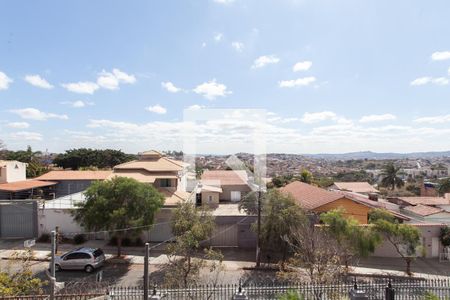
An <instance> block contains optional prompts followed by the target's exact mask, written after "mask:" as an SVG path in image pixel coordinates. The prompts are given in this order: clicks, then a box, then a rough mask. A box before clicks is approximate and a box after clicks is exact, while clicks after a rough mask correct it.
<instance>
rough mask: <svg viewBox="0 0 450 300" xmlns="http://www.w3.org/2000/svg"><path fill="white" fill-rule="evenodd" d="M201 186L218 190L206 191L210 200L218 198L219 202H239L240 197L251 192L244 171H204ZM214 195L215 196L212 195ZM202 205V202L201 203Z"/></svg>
mask: <svg viewBox="0 0 450 300" xmlns="http://www.w3.org/2000/svg"><path fill="white" fill-rule="evenodd" d="M201 185H202V186H208V187H216V188H220V189H221V191H220V190H219V189H216V190H215V191H211V189H210V188H209V190H208V191H206V190H205V189H203V190H204V191H205V192H207V193H208V198H207V200H208V201H209V196H212V198H217V194H218V198H219V202H239V201H241V199H242V197H243V196H244V195H245V194H247V193H249V192H250V191H251V188H250V186H249V183H248V176H247V172H246V171H244V170H236V171H235V170H206V171H205V172H203V174H202V176H201ZM212 194H215V195H212ZM202 203H203V202H202Z"/></svg>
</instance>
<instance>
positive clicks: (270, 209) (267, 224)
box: [239, 189, 306, 265]
mask: <svg viewBox="0 0 450 300" xmlns="http://www.w3.org/2000/svg"><path fill="white" fill-rule="evenodd" d="M239 208H240V209H242V210H244V211H245V212H246V213H247V214H248V215H256V214H257V213H258V193H257V192H251V193H248V194H247V195H246V196H245V197H244V198H243V199H242V201H241V202H240V203H239ZM304 222H306V215H305V213H304V212H303V210H302V209H301V208H300V206H298V205H297V204H296V203H295V200H294V199H292V197H291V196H289V195H286V194H283V193H281V192H280V191H279V190H277V189H272V190H269V191H268V192H267V193H261V232H260V240H261V248H262V249H263V250H265V251H273V252H277V253H281V254H282V260H281V261H282V263H283V265H284V262H285V260H286V256H287V252H288V250H289V247H288V246H289V244H288V242H287V241H286V238H285V237H286V236H289V234H290V233H291V229H292V228H295V227H297V226H299V225H300V224H301V223H304ZM253 229H254V230H255V231H256V230H257V228H256V224H253Z"/></svg>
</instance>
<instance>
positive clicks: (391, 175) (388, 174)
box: [381, 162, 405, 190]
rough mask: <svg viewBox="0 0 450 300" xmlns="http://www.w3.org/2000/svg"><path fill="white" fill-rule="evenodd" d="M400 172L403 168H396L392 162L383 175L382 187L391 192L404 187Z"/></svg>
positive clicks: (386, 166)
mask: <svg viewBox="0 0 450 300" xmlns="http://www.w3.org/2000/svg"><path fill="white" fill-rule="evenodd" d="M400 170H401V168H400V167H396V166H395V165H394V163H392V162H390V163H388V164H387V165H385V166H384V168H383V171H382V173H381V176H382V179H381V185H382V186H384V187H389V188H390V189H391V190H395V188H401V187H402V186H404V185H405V182H404V181H403V180H402V179H401V178H400V177H399V175H400Z"/></svg>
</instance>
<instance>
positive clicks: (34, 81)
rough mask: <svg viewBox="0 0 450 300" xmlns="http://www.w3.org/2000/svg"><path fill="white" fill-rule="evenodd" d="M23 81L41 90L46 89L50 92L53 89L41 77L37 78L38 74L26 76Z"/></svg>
mask: <svg viewBox="0 0 450 300" xmlns="http://www.w3.org/2000/svg"><path fill="white" fill-rule="evenodd" d="M24 80H25V81H26V82H28V83H29V84H31V85H33V86H35V87H38V88H42V89H47V90H50V89H52V88H53V85H51V84H50V83H49V82H48V81H47V80H45V79H44V78H42V77H41V76H39V75H38V74H36V75H26V76H25V78H24Z"/></svg>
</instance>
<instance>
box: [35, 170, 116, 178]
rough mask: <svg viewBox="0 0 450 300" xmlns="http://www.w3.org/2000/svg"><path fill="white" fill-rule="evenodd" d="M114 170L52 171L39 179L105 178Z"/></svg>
mask: <svg viewBox="0 0 450 300" xmlns="http://www.w3.org/2000/svg"><path fill="white" fill-rule="evenodd" d="M111 172H112V171H72V170H70V171H50V172H48V173H45V174H44V175H41V176H39V177H36V178H35V179H37V180H105V179H106V178H107V177H108V176H109V175H110V174H111Z"/></svg>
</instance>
